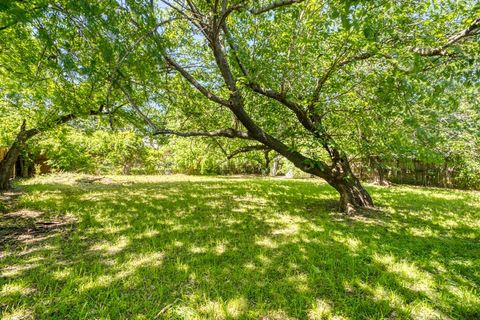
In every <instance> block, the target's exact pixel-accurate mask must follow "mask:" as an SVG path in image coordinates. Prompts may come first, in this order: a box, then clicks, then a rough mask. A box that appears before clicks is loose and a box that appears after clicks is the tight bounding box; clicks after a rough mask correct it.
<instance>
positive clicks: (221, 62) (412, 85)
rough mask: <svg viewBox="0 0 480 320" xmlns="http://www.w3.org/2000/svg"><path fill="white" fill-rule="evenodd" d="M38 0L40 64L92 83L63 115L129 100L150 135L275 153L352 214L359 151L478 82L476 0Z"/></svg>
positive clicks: (361, 201) (360, 195)
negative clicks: (456, 88) (235, 143)
mask: <svg viewBox="0 0 480 320" xmlns="http://www.w3.org/2000/svg"><path fill="white" fill-rule="evenodd" d="M40 2H41V3H44V4H45V5H46V8H45V9H44V10H43V11H42V12H43V14H41V16H35V17H36V18H35V21H37V22H38V24H37V25H35V26H33V27H30V29H28V30H30V33H29V35H32V36H33V37H34V38H35V39H37V40H38V43H39V44H38V48H39V49H38V50H40V53H41V52H42V51H41V48H42V46H41V44H42V43H43V42H45V43H47V44H50V45H49V46H47V48H52V51H53V55H51V54H50V55H46V58H45V57H44V59H46V60H48V59H50V60H53V62H54V63H42V64H40V65H41V66H46V67H45V69H44V70H45V71H44V72H45V73H46V74H49V73H50V72H51V71H50V70H54V71H55V70H61V71H62V72H61V73H60V74H61V75H65V76H66V77H65V78H66V79H68V80H69V81H67V83H70V85H71V86H72V87H75V88H76V87H77V86H80V85H82V84H85V85H84V86H82V87H84V88H85V91H82V90H79V91H74V92H75V93H78V94H75V97H78V98H79V99H80V100H81V101H82V104H81V105H82V107H81V108H76V107H75V105H74V104H73V103H71V102H69V101H68V100H67V101H65V105H66V106H71V107H70V108H66V109H65V108H64V106H62V107H61V108H60V109H61V110H63V111H62V113H61V114H64V112H67V111H69V112H71V111H74V112H76V111H77V110H84V113H85V112H88V110H90V109H91V108H92V106H91V105H90V106H87V105H88V104H89V102H90V101H91V102H93V104H98V105H101V106H103V109H105V110H106V111H107V112H110V111H111V110H116V109H117V107H116V106H123V105H124V103H127V104H128V105H126V106H123V107H122V108H121V110H123V111H124V113H125V114H127V115H132V114H136V115H137V118H138V119H140V120H141V121H142V125H145V126H146V127H149V128H150V133H153V134H157V135H178V136H183V137H219V139H223V138H226V139H227V138H228V139H238V140H240V141H242V142H243V143H244V144H243V145H242V147H241V149H239V150H238V152H243V151H249V150H274V151H275V152H276V153H278V154H280V155H282V156H284V157H285V158H287V159H288V160H290V161H291V162H292V163H293V164H294V165H295V166H296V167H297V168H299V169H300V170H302V171H304V172H307V173H309V174H312V175H315V176H318V177H321V178H323V179H324V180H326V181H327V182H328V183H329V184H330V185H331V186H333V187H334V188H335V189H336V190H337V191H338V192H339V194H340V207H341V209H342V210H343V211H345V212H348V213H351V212H354V211H355V210H357V209H359V208H368V207H371V206H373V201H372V198H371V197H370V195H369V194H368V192H367V191H366V190H365V189H364V187H363V186H362V185H361V183H360V181H359V180H358V178H357V177H356V176H355V175H354V173H353V172H352V169H351V165H350V162H351V160H352V158H354V157H355V156H358V153H359V150H362V148H363V149H365V146H367V145H368V144H372V143H375V144H376V143H377V141H379V139H378V136H379V135H382V133H383V132H385V135H387V133H390V132H389V131H390V129H391V128H392V127H394V131H395V132H398V131H399V130H400V131H401V127H402V125H405V126H409V123H413V122H416V123H419V122H421V121H422V119H425V117H424V116H423V114H424V113H428V112H430V111H431V110H432V108H435V109H436V110H438V111H439V113H448V112H449V111H448V110H444V109H443V107H444V104H439V103H437V102H438V101H440V100H442V97H445V98H449V97H452V95H450V94H449V93H448V90H442V88H449V87H450V85H449V83H450V82H451V81H456V83H457V85H458V83H460V85H463V83H464V84H465V85H470V86H477V87H478V83H479V81H478V78H479V75H478V70H479V68H478V66H479V63H478V56H479V52H480V46H479V41H478V39H479V34H480V6H479V5H478V4H477V3H476V1H473V0H462V1H457V0H455V1H453V0H452V1H449V0H442V1H431V0H428V1H427V0H424V1H418V0H406V1H401V2H400V1H380V0H378V1H376V0H371V1H359V0H342V1H340V0H338V1H335V0H324V1H320V0H268V1H267V0H262V1H253V0H250V1H249V0H148V1H147V0H143V1H141V0H136V1H134V0H107V1H101V2H91V1H87V0H80V1H67V0H58V1H51V2H47V1H40ZM35 12H36V11H35ZM12 21H15V19H13V20H12ZM19 24H21V23H19ZM7 25H8V27H7V29H10V30H15V29H12V28H13V27H12V25H11V24H7ZM21 25H24V24H21ZM7 29H6V30H7ZM40 31H42V32H40ZM45 34H47V35H52V36H49V37H46V38H45ZM49 52H50V51H49ZM5 57H6V56H5ZM52 57H53V58H52ZM7 60H8V59H5V61H7ZM30 65H32V66H35V64H34V63H31V64H30ZM47 66H48V67H47ZM32 70H35V68H33V69H32ZM42 70H43V69H42ZM65 70H66V71H67V72H63V71H65ZM48 78H49V79H52V80H53V81H52V82H51V83H53V84H56V83H58V82H57V81H55V78H53V77H48ZM61 79H63V77H62V78H61ZM89 79H92V80H93V79H94V80H95V81H94V83H95V84H98V85H93V82H90V81H89ZM88 84H91V88H93V89H92V91H88V92H87V90H86V89H87V88H88ZM67 88H68V87H67ZM65 92H67V93H68V92H69V91H68V90H65ZM465 92H475V90H470V91H468V90H467V91H465ZM67 96H69V95H67ZM447 96H448V97H447ZM42 97H43V98H44V100H43V101H46V102H47V103H46V105H47V106H49V107H50V106H51V103H50V100H51V99H49V96H48V94H47V95H43V96H42ZM73 101H75V99H73ZM405 120H408V123H407V121H405ZM137 123H139V122H138V121H137ZM420 125H421V124H420ZM399 128H400V129H399ZM399 136H401V135H399ZM379 150H381V149H379ZM235 152H236V151H234V153H235ZM363 153H368V152H363Z"/></svg>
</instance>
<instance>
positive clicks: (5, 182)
mask: <svg viewBox="0 0 480 320" xmlns="http://www.w3.org/2000/svg"><path fill="white" fill-rule="evenodd" d="M25 127H26V121H23V123H22V126H21V127H20V131H19V132H18V134H17V137H16V138H15V140H14V141H13V143H12V145H11V146H10V148H9V149H8V151H7V153H6V154H5V157H4V158H3V160H2V161H0V190H7V189H9V188H10V186H11V185H10V178H11V177H12V175H13V171H14V169H15V163H16V162H17V160H18V157H19V156H20V154H21V152H22V150H23V148H24V147H25V142H26V141H27V140H28V139H30V138H31V137H33V136H34V135H36V134H37V133H39V132H40V131H39V130H38V129H29V130H26V129H25Z"/></svg>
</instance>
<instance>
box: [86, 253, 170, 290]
mask: <svg viewBox="0 0 480 320" xmlns="http://www.w3.org/2000/svg"><path fill="white" fill-rule="evenodd" d="M163 257H164V254H163V253H161V252H154V253H150V254H144V255H139V256H137V255H135V256H133V257H131V258H130V260H128V261H127V262H125V263H123V264H120V265H114V266H113V268H112V273H109V274H105V275H101V276H99V277H96V278H94V279H88V277H87V279H86V280H85V279H80V281H79V282H80V284H79V287H78V289H79V291H80V292H83V291H88V290H91V289H96V288H99V287H107V286H109V285H110V284H111V283H113V282H116V281H119V280H122V279H125V278H128V277H130V276H132V275H134V274H135V273H136V271H137V270H138V269H139V268H142V267H158V266H160V265H161V264H162V260H163ZM129 281H131V279H130V280H129Z"/></svg>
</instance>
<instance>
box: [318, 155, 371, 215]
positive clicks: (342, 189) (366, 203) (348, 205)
mask: <svg viewBox="0 0 480 320" xmlns="http://www.w3.org/2000/svg"><path fill="white" fill-rule="evenodd" d="M330 175H331V177H330V178H328V177H327V178H324V179H325V180H326V181H327V182H328V183H329V184H330V185H331V186H332V187H334V188H335V190H337V191H338V193H339V194H340V208H339V209H340V211H342V212H345V213H346V214H348V215H351V214H354V213H356V212H357V210H358V209H362V208H372V207H373V200H372V197H371V196H370V194H369V193H368V191H367V190H365V188H364V187H363V186H362V184H361V183H360V180H359V179H358V178H357V177H356V176H355V174H354V173H353V171H352V169H351V167H350V164H349V162H348V159H346V158H345V157H344V156H342V157H340V159H338V160H337V161H336V162H334V164H333V165H332V170H331V173H330Z"/></svg>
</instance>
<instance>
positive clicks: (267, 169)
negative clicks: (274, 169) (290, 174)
mask: <svg viewBox="0 0 480 320" xmlns="http://www.w3.org/2000/svg"><path fill="white" fill-rule="evenodd" d="M270 151H271V150H265V152H264V154H263V155H264V156H265V166H264V169H263V173H262V174H263V175H265V176H268V175H269V174H270V161H271V160H270Z"/></svg>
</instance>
